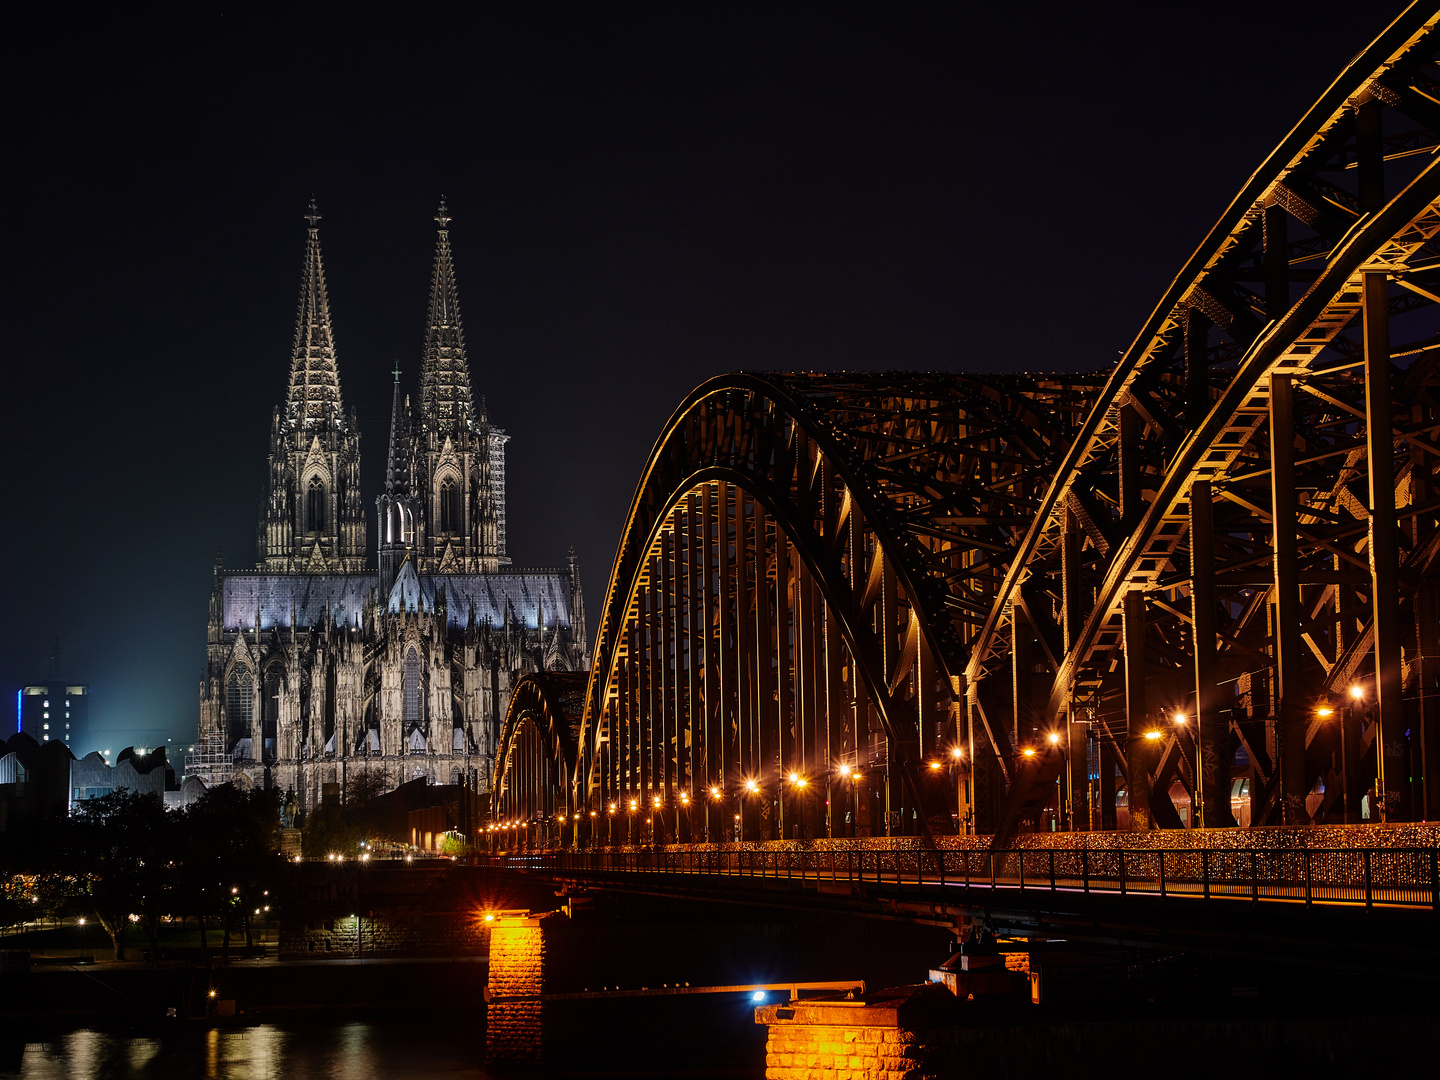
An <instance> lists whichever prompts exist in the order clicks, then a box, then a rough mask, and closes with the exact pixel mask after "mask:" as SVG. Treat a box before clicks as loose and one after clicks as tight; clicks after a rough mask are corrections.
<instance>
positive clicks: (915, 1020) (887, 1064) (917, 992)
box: [755, 985, 956, 1080]
mask: <svg viewBox="0 0 1440 1080" xmlns="http://www.w3.org/2000/svg"><path fill="white" fill-rule="evenodd" d="M953 1007H954V997H953V996H952V995H951V994H950V992H949V991H947V990H945V989H944V988H943V987H938V986H934V985H926V986H906V987H897V988H895V989H891V990H881V991H879V992H876V993H871V994H866V995H864V996H863V998H861V999H858V1000H842V999H829V1000H824V1001H809V1002H806V1001H800V1002H794V1003H792V1004H790V1005H763V1006H761V1007H760V1008H758V1009H756V1010H755V1022H756V1023H757V1024H764V1025H766V1026H767V1027H768V1029H769V1032H768V1037H767V1039H766V1043H765V1078H766V1080H921V1078H922V1077H930V1076H951V1075H954V1073H953V1072H952V1071H951V1069H952V1066H954V1065H955V1064H956V1062H955V1060H954V1059H955V1053H954V1050H955V1037H954V1034H953V1025H952V1024H951V1023H950V1022H949V1021H950V1019H951V1015H950V1014H951V1013H952V1012H953Z"/></svg>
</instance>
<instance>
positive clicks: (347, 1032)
mask: <svg viewBox="0 0 1440 1080" xmlns="http://www.w3.org/2000/svg"><path fill="white" fill-rule="evenodd" d="M448 1027H449V1025H448V1024H445V1023H441V1024H439V1025H430V1024H427V1025H425V1026H424V1028H423V1030H417V1029H416V1028H414V1027H410V1026H405V1025H395V1024H380V1023H373V1022H368V1021H356V1022H352V1023H342V1024H312V1025H303V1024H297V1025H277V1024H257V1025H256V1026H254V1027H243V1028H223V1029H222V1028H189V1027H177V1028H172V1029H170V1030H166V1031H163V1032H161V1033H159V1034H150V1033H144V1034H140V1033H135V1032H124V1031H100V1030H95V1029H92V1028H81V1029H79V1030H77V1031H71V1032H67V1033H65V1034H63V1035H57V1036H55V1037H54V1038H53V1039H47V1040H43V1041H40V1040H36V1041H23V1042H21V1041H18V1040H17V1041H16V1042H14V1043H11V1044H10V1045H8V1046H6V1047H5V1054H4V1057H3V1059H0V1077H6V1078H9V1077H19V1078H22V1080H52V1078H53V1080H132V1078H133V1080H141V1078H145V1080H149V1078H156V1080H161V1078H163V1080H202V1078H203V1080H279V1078H280V1077H316V1078H323V1080H391V1078H394V1080H412V1078H414V1080H420V1078H429V1077H436V1078H439V1080H462V1078H463V1080H479V1078H483V1077H484V1076H485V1075H486V1074H485V1070H484V1069H483V1068H482V1067H481V1064H480V1062H481V1059H482V1058H483V1055H484V1046H483V1044H482V1043H479V1042H476V1041H475V1040H473V1039H472V1038H470V1037H468V1036H467V1035H464V1034H462V1033H461V1032H463V1031H464V1025H456V1027H455V1030H454V1032H451V1031H449V1030H447V1028H448Z"/></svg>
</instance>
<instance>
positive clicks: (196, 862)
mask: <svg viewBox="0 0 1440 1080" xmlns="http://www.w3.org/2000/svg"><path fill="white" fill-rule="evenodd" d="M279 826H280V795H279V792H277V791H273V790H272V791H249V792H246V791H241V790H239V789H238V788H235V787H234V786H232V785H228V784H227V785H224V786H221V787H217V788H215V789H214V790H212V791H209V792H206V793H205V795H204V796H203V797H201V798H200V799H199V800H197V801H196V802H195V803H193V804H191V805H190V806H189V807H187V808H185V809H183V810H168V811H167V810H166V809H165V807H164V805H163V804H162V803H161V801H160V800H159V799H158V798H157V797H156V796H154V795H148V794H139V793H137V792H132V791H126V790H121V791H116V792H114V793H112V794H109V795H103V796H100V797H99V798H95V799H88V800H86V801H85V802H83V803H81V804H80V806H79V807H78V809H77V810H76V811H75V813H73V814H72V815H70V816H68V817H64V816H62V817H56V818H52V819H49V820H45V821H40V822H36V823H32V824H30V825H28V826H27V827H25V828H24V829H23V830H13V831H11V832H10V833H9V834H8V835H7V836H6V837H5V839H6V846H5V848H4V849H3V851H0V875H3V883H4V892H3V898H0V925H13V924H14V923H16V922H19V921H21V919H31V918H35V917H37V916H38V915H40V914H42V913H43V914H47V915H53V916H67V915H91V916H93V917H94V918H95V919H96V920H97V921H98V922H99V923H100V925H101V926H103V927H104V928H105V931H106V933H108V934H109V935H110V939H111V941H112V942H113V943H114V946H115V959H117V960H123V959H125V940H126V936H127V934H128V933H129V932H130V931H131V930H132V929H135V930H138V931H139V932H142V933H144V934H145V935H146V937H147V938H148V939H149V942H150V946H151V949H152V953H151V955H152V956H153V955H155V953H154V951H153V950H155V949H156V948H157V947H158V943H159V935H160V927H161V924H162V923H163V922H164V921H165V919H167V918H172V919H182V918H194V919H196V920H197V921H198V922H199V925H200V933H201V945H202V947H206V948H208V946H209V933H210V932H211V931H218V932H219V933H220V934H221V935H222V938H223V941H224V944H225V945H226V946H228V945H229V942H230V938H231V937H232V936H235V935H237V934H242V933H243V935H244V937H245V940H246V944H250V943H251V920H252V918H253V914H254V910H255V908H256V907H259V906H262V904H261V899H262V898H264V900H265V902H268V900H269V897H273V896H274V895H275V894H276V885H277V883H278V880H279V872H280V868H281V866H282V865H283V864H282V860H281V857H280V854H279V850H280V831H279Z"/></svg>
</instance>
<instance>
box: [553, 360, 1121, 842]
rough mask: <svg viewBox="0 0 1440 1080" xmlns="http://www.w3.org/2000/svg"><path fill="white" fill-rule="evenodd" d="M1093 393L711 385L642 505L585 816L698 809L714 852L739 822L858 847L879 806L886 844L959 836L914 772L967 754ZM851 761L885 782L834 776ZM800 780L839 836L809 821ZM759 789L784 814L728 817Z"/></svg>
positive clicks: (925, 380)
mask: <svg viewBox="0 0 1440 1080" xmlns="http://www.w3.org/2000/svg"><path fill="white" fill-rule="evenodd" d="M1097 385H1098V380H1087V379H1086V378H1085V377H1083V376H1077V377H1074V378H1068V377H1066V378H1060V377H1057V378H1053V379H1046V378H1022V377H987V378H984V379H980V378H970V377H962V376H947V375H909V374H903V375H902V374H880V375H854V376H828V375H804V374H790V375H758V374H739V375H731V376H724V377H722V378H719V379H715V380H712V381H711V382H709V383H706V384H704V385H703V386H701V387H700V388H698V389H697V390H696V391H695V392H694V393H692V394H691V395H690V397H689V398H688V399H687V400H686V401H685V403H684V404H683V405H682V406H681V407H680V409H679V410H678V411H677V412H676V413H675V415H674V416H673V417H672V419H671V420H670V422H669V423H668V424H667V426H666V428H665V431H664V433H663V434H662V435H661V437H660V439H659V441H658V442H657V444H656V447H655V450H654V452H653V453H652V455H651V458H650V461H649V464H648V465H647V467H646V470H645V473H644V476H643V477H642V479H641V483H640V486H639V489H638V490H637V492H636V495H635V498H634V501H633V502H632V504H631V509H630V513H629V515H628V518H627V521H626V526H625V531H624V534H623V536H622V539H621V543H620V547H619V551H618V553H617V556H616V560H615V565H614V568H613V571H612V576H611V581H610V586H609V589H608V591H607V602H606V606H605V611H604V615H603V619H602V623H601V626H600V630H599V634H598V638H597V643H596V648H595V657H594V662H593V666H592V671H591V678H590V683H589V687H588V689H587V692H586V700H585V711H584V719H583V722H582V726H581V732H580V739H581V745H582V751H581V756H580V764H579V767H578V768H577V771H576V773H575V775H574V777H573V793H572V805H576V806H586V805H591V806H597V807H598V806H601V805H605V806H606V807H607V809H608V806H609V805H610V804H611V803H613V802H616V801H617V800H618V801H622V802H623V801H624V800H628V799H629V798H637V799H638V798H643V799H645V800H646V804H647V805H649V804H650V802H651V801H652V800H655V799H658V800H660V804H661V805H664V806H666V807H671V806H675V805H677V800H678V801H680V802H681V803H683V805H685V806H687V807H688V806H690V805H691V802H690V800H693V805H694V806H695V808H696V811H695V813H696V814H697V815H699V814H700V810H699V808H700V806H701V805H702V804H703V805H704V806H705V810H704V812H703V817H704V826H705V828H706V832H707V835H710V836H712V837H715V838H718V837H719V836H720V835H722V834H724V835H732V836H733V835H737V834H736V832H735V831H734V828H733V827H732V826H731V825H730V823H731V821H732V820H737V821H742V824H741V825H740V826H738V828H739V829H740V830H741V833H742V834H746V835H748V836H750V837H754V836H757V835H759V836H773V835H776V834H777V833H780V834H782V835H799V833H800V831H801V830H803V831H804V832H805V833H806V834H814V833H816V832H820V833H822V834H823V833H825V832H829V833H832V834H835V833H838V832H840V831H842V830H843V829H844V828H847V827H848V828H850V829H852V830H853V829H854V828H855V827H856V826H857V825H859V826H860V827H861V828H862V829H863V828H864V825H865V821H866V817H867V812H866V810H865V809H864V808H863V806H862V803H863V802H864V800H865V797H866V796H867V795H868V796H870V797H871V798H873V800H874V801H875V804H876V809H877V810H879V811H883V812H884V813H885V815H886V816H885V817H884V819H883V825H882V822H881V819H880V818H879V817H872V819H871V820H870V831H872V832H874V833H879V832H882V831H891V832H896V831H898V832H913V831H920V832H925V831H928V830H931V829H935V830H940V829H944V830H947V831H948V829H949V828H950V827H951V813H950V808H951V800H952V798H953V796H950V795H946V794H945V792H944V790H943V785H939V784H935V783H931V782H929V780H927V778H926V777H922V776H921V775H920V773H922V772H926V771H927V770H926V769H925V767H924V766H925V764H926V762H927V759H933V758H934V755H935V754H936V753H937V752H938V751H940V750H942V749H944V748H948V747H950V746H953V745H954V744H955V742H956V736H957V732H956V729H955V721H954V711H955V710H954V709H953V707H952V706H953V704H954V702H956V701H957V700H958V697H959V694H960V674H961V672H962V671H963V670H964V667H965V663H966V660H967V655H968V649H969V643H970V639H971V638H972V637H973V636H974V634H975V633H976V632H977V631H978V629H979V627H980V625H981V624H982V622H983V619H984V616H985V613H986V611H987V610H988V604H989V599H990V597H991V596H992V595H993V593H994V591H995V589H996V587H997V586H998V584H999V582H1000V580H1001V577H1002V575H1003V573H1004V570H1005V568H1006V566H1007V565H1008V563H1009V561H1010V559H1011V558H1012V557H1013V553H1014V550H1015V548H1016V545H1017V544H1018V542H1019V540H1020V538H1021V537H1022V536H1023V535H1024V533H1025V530H1026V528H1027V527H1028V526H1029V524H1030V521H1031V520H1032V518H1033V515H1034V513H1035V509H1036V500H1037V497H1038V496H1039V494H1040V493H1041V492H1042V491H1043V489H1044V486H1045V484H1046V483H1047V482H1048V481H1049V478H1050V477H1051V475H1052V474H1053V471H1054V469H1055V467H1056V464H1057V462H1058V461H1059V459H1060V455H1061V454H1062V453H1063V452H1064V450H1065V449H1066V448H1067V447H1068V446H1069V445H1070V443H1071V441H1072V440H1073V437H1074V431H1075V429H1076V427H1077V425H1078V422H1079V418H1080V417H1081V416H1083V415H1084V413H1085V411H1086V409H1087V408H1088V405H1089V403H1090V400H1091V399H1092V397H1093V395H1094V393H1095V390H1096V387H1097ZM692 705H693V707H692ZM872 728H873V729H876V730H877V731H879V732H881V733H883V737H884V746H883V747H880V746H878V745H876V746H874V747H871V746H870V745H869V743H870V733H871V729H872ZM842 765H843V766H848V767H851V768H852V771H854V772H858V773H862V774H868V773H869V772H870V771H871V769H872V768H874V769H876V771H877V772H884V773H885V776H886V782H885V783H884V784H880V785H877V784H875V781H876V779H877V777H875V776H870V777H869V778H868V779H866V780H865V781H863V784H857V783H856V782H855V781H854V780H853V779H851V780H849V781H847V780H845V779H843V778H837V777H841V774H840V773H839V772H838V771H837V770H838V769H839V767H840V766H842ZM792 773H794V774H795V775H797V776H799V775H801V774H802V773H803V774H804V776H805V778H806V784H807V785H809V786H808V788H807V797H810V796H813V798H814V800H815V802H816V803H817V804H820V805H825V806H829V807H831V808H832V813H831V814H829V815H822V816H823V817H824V818H825V820H819V818H817V816H816V814H815V812H814V811H813V809H812V810H806V809H805V808H804V806H803V805H801V806H797V805H796V804H801V803H804V800H803V799H800V798H797V797H795V794H796V793H795V791H794V789H793V788H790V789H787V783H789V778H790V776H791V774H792ZM750 781H755V782H756V786H757V792H756V794H757V796H758V797H759V799H760V800H761V801H765V802H766V805H767V806H770V807H773V808H774V814H773V816H772V815H771V814H770V813H768V812H761V813H758V814H755V815H754V820H753V822H751V821H749V820H748V819H743V815H745V814H750V813H751V809H750V803H749V802H748V801H747V800H746V799H745V798H743V797H742V798H740V799H739V800H738V802H736V804H735V806H733V807H732V806H731V803H730V800H731V797H732V795H733V793H734V792H736V791H739V790H741V786H742V785H745V784H748V783H749V782H750ZM712 789H714V790H718V791H720V792H721V795H720V796H719V797H718V799H717V797H716V796H714V795H713V794H711V792H712ZM637 793H638V795H637ZM766 793H768V799H767V798H766ZM822 800H823V802H822ZM848 800H853V801H848ZM717 802H718V803H719V805H716V804H717ZM840 806H847V807H849V808H850V810H849V811H847V813H850V812H851V811H853V813H851V816H850V818H849V820H848V822H846V821H837V820H835V817H836V816H837V814H838V810H836V809H835V808H838V807H840ZM722 809H723V810H724V811H725V813H723V814H722V813H720V811H721V810H722ZM732 809H738V810H739V813H736V814H733V815H732V814H731V813H730V811H731V810H732ZM959 809H960V810H961V811H962V812H963V806H962V807H960V808H959ZM807 813H808V814H809V815H810V817H809V818H807V817H806V815H807ZM583 822H584V818H583V817H582V824H583ZM787 823H789V824H788V825H787ZM667 828H668V826H667ZM675 829H676V831H677V835H680V836H682V837H683V836H684V835H686V834H687V833H688V835H689V836H690V837H694V836H696V835H698V830H699V823H698V822H697V821H695V820H694V818H693V817H692V818H691V819H690V820H689V823H688V824H686V823H685V822H682V821H680V820H679V819H678V818H677V821H676V825H675ZM787 829H788V831H787Z"/></svg>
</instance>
